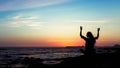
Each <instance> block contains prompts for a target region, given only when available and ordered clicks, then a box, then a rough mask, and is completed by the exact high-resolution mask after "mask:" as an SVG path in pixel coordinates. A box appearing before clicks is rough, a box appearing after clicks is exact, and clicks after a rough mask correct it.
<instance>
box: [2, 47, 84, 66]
mask: <svg viewBox="0 0 120 68" xmlns="http://www.w3.org/2000/svg"><path fill="white" fill-rule="evenodd" d="M79 49H80V48H79V47H1V48H0V65H3V66H4V65H8V63H11V62H12V61H15V60H22V59H23V58H26V57H27V58H39V59H42V60H44V61H43V62H42V63H43V64H57V63H60V62H61V61H62V60H56V59H63V58H68V57H76V56H80V55H82V53H80V51H79Z"/></svg>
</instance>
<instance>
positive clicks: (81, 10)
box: [0, 0, 120, 45]
mask: <svg viewBox="0 0 120 68" xmlns="http://www.w3.org/2000/svg"><path fill="white" fill-rule="evenodd" d="M119 7H120V1H119V0H0V33H1V34H0V38H2V39H1V40H0V42H3V41H9V42H11V41H10V40H6V39H11V37H14V38H15V39H16V38H17V39H21V38H20V37H26V38H29V37H31V36H32V37H35V36H37V37H39V39H41V38H42V39H46V38H47V39H50V38H56V40H66V41H68V39H70V40H72V39H73V38H79V26H83V27H84V32H83V33H84V34H85V33H86V32H87V31H89V30H90V31H92V32H93V33H95V34H96V28H98V27H101V28H102V31H101V34H102V35H101V36H102V38H101V39H100V41H102V42H103V43H104V42H105V41H107V42H108V44H107V43H104V44H106V45H109V44H111V43H112V44H115V43H120V38H119V34H120V31H119V25H120V23H119V22H120V8H119ZM64 36H66V37H65V38H63V37H64ZM67 36H69V38H68V37H67ZM61 38H62V39H61ZM108 39H113V40H114V41H113V42H111V41H112V40H108ZM74 40H76V39H74ZM79 40H80V42H83V41H82V40H81V39H79ZM54 42H56V41H54ZM57 42H58V41H57ZM59 42H60V41H59ZM62 42H63V41H62ZM109 42H111V43H109ZM68 43H70V42H68ZM100 43H101V42H100ZM103 43H102V44H103ZM2 45H3V44H2ZM65 45H67V44H65ZM68 45H69V44H68ZM81 45H83V44H81Z"/></svg>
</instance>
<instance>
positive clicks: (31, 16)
mask: <svg viewBox="0 0 120 68" xmlns="http://www.w3.org/2000/svg"><path fill="white" fill-rule="evenodd" d="M39 18H40V17H38V16H33V15H22V14H21V15H14V16H12V17H11V19H12V20H25V19H28V20H36V19H39Z"/></svg>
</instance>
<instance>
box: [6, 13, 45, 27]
mask: <svg viewBox="0 0 120 68" xmlns="http://www.w3.org/2000/svg"><path fill="white" fill-rule="evenodd" d="M8 19H10V20H9V21H8V22H7V25H6V26H7V27H11V28H20V27H23V26H24V27H27V28H32V29H40V28H41V26H42V24H43V22H41V21H40V17H38V16H32V15H20V14H18V15H13V16H9V17H8Z"/></svg>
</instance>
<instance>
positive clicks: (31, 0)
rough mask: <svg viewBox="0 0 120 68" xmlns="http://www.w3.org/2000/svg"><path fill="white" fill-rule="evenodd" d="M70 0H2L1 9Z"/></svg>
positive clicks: (53, 3)
mask: <svg viewBox="0 0 120 68" xmlns="http://www.w3.org/2000/svg"><path fill="white" fill-rule="evenodd" d="M67 1H68V0H5V1H4V2H2V1H0V2H1V3H0V10H19V9H26V8H35V7H42V6H49V5H55V4H59V3H64V2H67Z"/></svg>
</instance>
